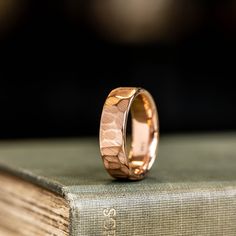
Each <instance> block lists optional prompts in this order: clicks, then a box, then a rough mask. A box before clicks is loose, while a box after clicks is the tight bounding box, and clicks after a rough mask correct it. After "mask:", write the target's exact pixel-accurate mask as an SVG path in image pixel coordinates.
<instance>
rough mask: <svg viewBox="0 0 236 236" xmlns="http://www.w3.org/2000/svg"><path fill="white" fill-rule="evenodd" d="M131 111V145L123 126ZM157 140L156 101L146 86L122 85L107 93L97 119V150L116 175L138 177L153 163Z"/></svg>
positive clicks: (132, 178) (141, 176)
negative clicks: (99, 117) (98, 130)
mask: <svg viewBox="0 0 236 236" xmlns="http://www.w3.org/2000/svg"><path fill="white" fill-rule="evenodd" d="M129 111H131V124H132V134H131V145H130V148H129V150H128V148H127V140H126V139H127V138H126V126H127V121H128V114H129ZM158 140H159V125H158V114H157V109H156V105H155V102H154V100H153V98H152V96H151V95H150V93H149V92H147V91H146V90H145V89H142V88H129V87H127V88H126V87H124V88H123V87H122V88H117V89H114V90H112V91H111V92H110V94H109V95H108V97H107V99H106V101H105V104H104V107H103V111H102V116H101V122H100V137H99V141H100V151H101V156H102V159H103V162H104V166H105V168H106V170H107V171H108V173H109V174H110V175H111V176H113V177H115V178H123V179H131V180H140V179H143V178H144V176H145V175H146V173H147V172H148V171H149V170H150V168H151V167H152V165H153V163H154V161H155V159H156V154H157V146H158Z"/></svg>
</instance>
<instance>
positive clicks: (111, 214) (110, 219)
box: [103, 208, 116, 236]
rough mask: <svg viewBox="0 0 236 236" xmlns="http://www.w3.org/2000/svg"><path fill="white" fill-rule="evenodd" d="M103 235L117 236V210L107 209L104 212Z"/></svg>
mask: <svg viewBox="0 0 236 236" xmlns="http://www.w3.org/2000/svg"><path fill="white" fill-rule="evenodd" d="M103 217H104V220H103V235H104V236H116V209H115V208H106V209H104V210H103Z"/></svg>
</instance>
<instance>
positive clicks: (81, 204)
mask: <svg viewBox="0 0 236 236" xmlns="http://www.w3.org/2000/svg"><path fill="white" fill-rule="evenodd" d="M100 158H101V157H100V153H99V147H98V142H97V139H94V138H86V139H63V140H60V139H58V140H37V141H14V142H10V141H8V142H6V141H2V142H0V169H1V170H2V171H7V172H10V173H12V174H13V175H17V176H20V177H21V178H23V179H25V180H27V181H30V182H32V183H34V184H37V185H40V186H42V187H44V188H47V189H49V190H51V191H53V192H55V193H58V194H60V195H61V196H63V197H64V198H66V199H67V201H68V202H69V204H70V234H71V235H74V236H77V235H93V236H95V235H119V236H125V235H142V236H143V235H148V236H152V235H214V236H215V235H226V236H231V235H236V134H205V135H175V136H164V137H162V138H161V141H160V146H159V155H158V158H157V160H156V162H155V163H154V166H153V168H152V169H151V171H150V173H148V176H147V177H146V178H145V179H144V180H142V181H136V182H130V181H119V180H114V179H112V178H111V177H110V176H109V175H108V174H107V172H106V171H105V170H104V167H103V163H102V160H101V159H100Z"/></svg>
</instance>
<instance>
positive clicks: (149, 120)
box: [128, 92, 158, 175]
mask: <svg viewBox="0 0 236 236" xmlns="http://www.w3.org/2000/svg"><path fill="white" fill-rule="evenodd" d="M131 122H132V123H131V124H132V135H131V148H130V151H129V155H128V158H129V165H130V168H131V170H132V172H133V174H134V175H142V174H145V172H146V171H147V170H148V169H150V168H151V165H152V163H153V162H154V159H155V157H156V147H157V135H158V134H157V113H156V108H155V104H154V102H153V100H152V98H151V97H150V95H149V94H147V93H145V92H143V93H140V94H139V95H137V96H136V97H135V99H134V100H133V103H132V105H131Z"/></svg>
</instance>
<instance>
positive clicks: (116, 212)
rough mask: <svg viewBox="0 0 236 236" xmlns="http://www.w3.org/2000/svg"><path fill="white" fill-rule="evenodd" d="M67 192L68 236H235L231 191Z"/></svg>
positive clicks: (234, 191) (234, 192) (235, 197)
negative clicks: (68, 212) (68, 209)
mask: <svg viewBox="0 0 236 236" xmlns="http://www.w3.org/2000/svg"><path fill="white" fill-rule="evenodd" d="M94 188H95V189H93V190H92V188H91V190H92V191H91V192H89V191H88V190H86V191H84V192H83V191H75V193H73V191H70V192H68V193H67V199H68V200H69V202H70V205H71V216H70V217H71V225H70V232H71V234H70V235H72V236H78V235H80V236H88V235H91V236H94V235H101V236H104V235H105V236H116V235H119V236H126V235H135V236H136V235H142V236H145V235H148V236H152V235H153V236H154V235H155V236H156V235H227V236H231V235H232V236H233V235H234V236H235V235H236V214H235V213H236V186H225V185H224V186H222V185H220V184H219V185H216V186H215V187H214V188H213V187H211V188H202V187H201V188H190V187H189V186H185V187H184V186H182V187H181V188H179V187H178V188H176V187H174V186H172V185H169V187H168V189H166V187H165V188H163V189H162V188H161V187H160V188H158V189H152V190H150V189H149V190H147V191H143V190H145V189H142V190H140V189H138V188H136V191H133V189H132V190H130V189H127V188H125V187H124V189H120V190H119V191H117V189H116V188H113V189H112V187H111V189H110V190H109V191H107V188H106V187H105V188H104V189H103V190H101V189H98V188H99V187H98V186H96V187H94Z"/></svg>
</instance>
